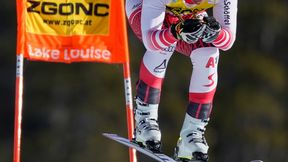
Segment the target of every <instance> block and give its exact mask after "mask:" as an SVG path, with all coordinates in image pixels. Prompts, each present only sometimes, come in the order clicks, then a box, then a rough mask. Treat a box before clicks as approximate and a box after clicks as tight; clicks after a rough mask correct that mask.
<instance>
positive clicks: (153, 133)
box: [134, 98, 161, 152]
mask: <svg viewBox="0 0 288 162" xmlns="http://www.w3.org/2000/svg"><path fill="white" fill-rule="evenodd" d="M135 102H136V109H135V111H134V113H135V120H136V128H135V132H134V133H135V139H134V141H135V142H136V143H137V144H139V145H140V146H142V147H145V148H147V149H149V150H151V151H153V152H161V142H160V141H161V132H160V129H159V125H158V121H157V119H158V104H147V103H144V102H143V101H141V99H139V98H136V100H135Z"/></svg>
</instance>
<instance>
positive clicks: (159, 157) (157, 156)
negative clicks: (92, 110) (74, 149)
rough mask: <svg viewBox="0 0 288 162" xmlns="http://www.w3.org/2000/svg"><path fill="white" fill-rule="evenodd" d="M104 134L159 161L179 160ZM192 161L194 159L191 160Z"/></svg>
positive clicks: (173, 161) (112, 135)
mask: <svg viewBox="0 0 288 162" xmlns="http://www.w3.org/2000/svg"><path fill="white" fill-rule="evenodd" d="M102 135H103V136H105V137H107V138H109V139H111V140H113V141H116V142H118V143H121V144H123V145H125V146H127V147H130V148H134V149H136V150H137V151H139V152H141V153H143V154H145V155H147V156H148V157H150V158H152V159H155V160H157V161H159V162H177V161H175V160H174V159H172V158H171V157H169V156H168V155H165V154H163V153H154V152H152V151H150V150H148V149H146V148H144V147H141V146H139V145H138V144H136V143H134V142H131V141H130V140H129V139H127V138H124V137H121V136H118V135H117V134H111V133H102ZM190 162H192V161H190ZM193 162H200V161H199V160H195V161H193ZM250 162H263V161H262V160H252V161H250Z"/></svg>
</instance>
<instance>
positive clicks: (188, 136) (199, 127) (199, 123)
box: [175, 114, 209, 162]
mask: <svg viewBox="0 0 288 162" xmlns="http://www.w3.org/2000/svg"><path fill="white" fill-rule="evenodd" d="M207 124H208V119H207V120H205V121H203V120H201V119H196V118H193V117H191V116H190V115H188V114H186V116H185V120H184V123H183V126H182V130H181V132H180V138H179V140H178V142H177V147H176V148H175V160H176V161H178V162H189V161H199V162H207V161H208V154H207V152H208V148H209V146H208V144H207V142H206V140H205V137H204V131H205V126H206V125H207Z"/></svg>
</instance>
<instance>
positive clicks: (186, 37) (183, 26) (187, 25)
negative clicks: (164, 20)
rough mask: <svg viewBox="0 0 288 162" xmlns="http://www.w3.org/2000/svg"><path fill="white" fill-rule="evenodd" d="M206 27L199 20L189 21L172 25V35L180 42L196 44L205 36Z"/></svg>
mask: <svg viewBox="0 0 288 162" xmlns="http://www.w3.org/2000/svg"><path fill="white" fill-rule="evenodd" d="M205 28H206V25H205V24H204V25H203V24H202V22H201V20H199V19H187V20H184V21H183V22H179V23H178V24H173V25H171V33H172V34H173V36H174V37H175V38H176V39H178V40H183V41H185V42H187V43H189V44H191V43H195V42H197V41H198V39H199V38H200V37H201V36H202V35H203V32H204V30H205Z"/></svg>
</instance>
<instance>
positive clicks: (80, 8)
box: [27, 0, 109, 17]
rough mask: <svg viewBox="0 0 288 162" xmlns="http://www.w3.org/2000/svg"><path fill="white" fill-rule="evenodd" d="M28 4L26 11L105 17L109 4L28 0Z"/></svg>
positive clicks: (107, 13)
mask: <svg viewBox="0 0 288 162" xmlns="http://www.w3.org/2000/svg"><path fill="white" fill-rule="evenodd" d="M28 3H29V4H30V6H28V8H27V12H28V13H38V14H43V15H62V16H69V15H80V13H84V14H85V15H86V16H100V17H105V16H108V15H109V4H106V3H99V2H98V3H97V2H90V3H81V2H74V3H59V2H58V3H56V2H44V1H41V2H40V1H33V0H29V1H28Z"/></svg>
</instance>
